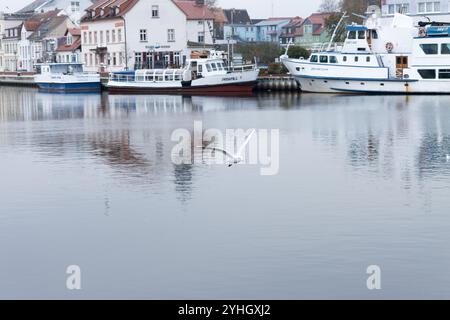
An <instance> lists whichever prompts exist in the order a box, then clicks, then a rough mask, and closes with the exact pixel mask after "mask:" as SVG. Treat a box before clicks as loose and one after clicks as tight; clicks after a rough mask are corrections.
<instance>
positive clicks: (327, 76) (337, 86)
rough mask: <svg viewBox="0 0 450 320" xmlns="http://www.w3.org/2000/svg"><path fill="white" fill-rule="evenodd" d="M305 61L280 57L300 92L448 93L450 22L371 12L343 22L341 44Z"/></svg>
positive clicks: (314, 54) (449, 92)
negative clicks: (358, 21) (361, 19)
mask: <svg viewBox="0 0 450 320" xmlns="http://www.w3.org/2000/svg"><path fill="white" fill-rule="evenodd" d="M331 47H332V45H331V42H330V45H329V48H328V49H327V50H324V51H322V52H318V53H313V54H311V56H310V58H309V59H307V60H302V59H290V58H289V57H288V56H287V55H284V56H282V57H281V60H282V62H283V63H284V65H285V66H286V67H287V68H288V70H289V72H290V73H291V74H292V75H293V76H294V77H295V79H296V80H297V82H298V83H299V84H300V86H301V89H302V91H304V92H317V93H393V94H431V93H433V94H450V24H446V23H436V22H426V23H419V26H418V27H415V26H414V24H413V20H412V19H411V18H410V17H408V16H405V15H402V14H396V15H395V17H394V19H393V20H392V22H391V23H390V24H389V25H383V22H382V20H381V19H379V17H377V16H376V15H375V14H374V15H372V16H371V17H369V18H368V19H367V21H366V23H365V24H364V25H349V26H347V37H346V40H345V42H344V44H343V45H342V46H340V47H339V46H335V49H334V50H331V49H330V48H331Z"/></svg>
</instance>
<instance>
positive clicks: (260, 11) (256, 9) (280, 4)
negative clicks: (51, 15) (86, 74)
mask: <svg viewBox="0 0 450 320" xmlns="http://www.w3.org/2000/svg"><path fill="white" fill-rule="evenodd" d="M31 2H32V1H31V0H0V11H5V12H14V11H16V10H18V9H20V8H22V7H24V6H25V5H27V4H28V3H31ZM320 2H321V0H219V4H220V5H221V6H222V7H223V8H236V9H247V10H248V11H249V13H250V16H251V17H252V18H267V17H270V16H272V10H273V14H274V15H275V16H288V17H291V16H301V17H305V16H308V15H309V14H311V13H312V12H315V11H316V10H317V8H318V7H319V4H320ZM272 4H273V5H272ZM7 7H9V9H10V10H8V9H7Z"/></svg>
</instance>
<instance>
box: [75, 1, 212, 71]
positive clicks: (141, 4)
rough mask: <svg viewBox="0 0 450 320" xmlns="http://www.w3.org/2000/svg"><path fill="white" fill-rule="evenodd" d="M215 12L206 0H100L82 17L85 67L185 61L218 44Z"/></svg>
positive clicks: (133, 66) (114, 67) (109, 68)
mask: <svg viewBox="0 0 450 320" xmlns="http://www.w3.org/2000/svg"><path fill="white" fill-rule="evenodd" d="M214 17H215V15H214V13H213V12H212V11H211V10H210V9H209V8H208V7H207V6H206V5H204V1H202V0H100V1H99V2H97V3H96V4H95V5H93V6H91V7H89V8H88V9H87V10H86V14H85V16H84V17H83V18H82V19H81V42H82V55H83V58H84V61H85V70H87V71H102V72H111V71H119V70H125V69H140V68H164V67H168V66H180V65H182V64H183V63H184V61H185V60H186V59H187V58H188V57H189V55H190V52H191V50H194V49H199V48H203V47H207V46H211V45H212V44H213V34H214Z"/></svg>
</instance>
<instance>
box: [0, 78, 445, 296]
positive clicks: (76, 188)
mask: <svg viewBox="0 0 450 320" xmlns="http://www.w3.org/2000/svg"><path fill="white" fill-rule="evenodd" d="M196 120H201V121H203V126H204V127H206V128H219V129H226V128H232V129H234V128H251V127H256V128H267V129H271V128H274V129H280V153H281V154H280V172H279V174H278V175H275V176H268V177H267V176H266V177H264V176H261V175H260V174H259V167H258V166H247V165H242V166H237V167H234V168H231V169H229V168H226V167H225V166H207V165H203V164H198V165H197V164H196V165H184V166H176V165H173V164H172V162H171V160H170V159H171V158H170V155H171V149H172V147H173V146H174V142H172V141H171V140H170V136H171V133H172V131H173V130H175V129H177V128H186V129H188V130H192V128H193V123H194V121H196ZM447 154H450V96H437V97H425V96H424V97H422V96H412V97H404V96H332V95H311V94H305V95H261V96H256V97H252V98H214V97H184V98H183V97H179V96H108V95H102V96H100V95H52V94H44V93H38V92H37V91H35V90H34V89H23V88H7V87H1V89H0V200H1V201H0V257H1V259H0V298H63V299H78V298H149V299H164V298H172V299H197V298H208V299H212V298H224V299H227V298H258V299H265V298H269V299H271V298H272V299H278V298H287V299H290V298H295V299H298V298H363V299H376V298H450V250H449V246H450V199H449V195H450V192H449V191H450V162H449V161H447V157H446V155H447ZM73 264H75V265H79V266H80V267H81V269H82V290H80V291H76V292H74V291H69V290H67V289H66V277H67V275H66V268H67V266H69V265H73ZM369 265H379V266H380V267H381V269H382V290H380V291H369V290H367V287H366V279H367V276H368V275H367V274H366V268H367V267H368V266H369Z"/></svg>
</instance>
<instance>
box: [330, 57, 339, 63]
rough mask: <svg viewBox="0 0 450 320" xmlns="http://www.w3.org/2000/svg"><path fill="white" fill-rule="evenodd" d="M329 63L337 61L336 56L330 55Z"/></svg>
mask: <svg viewBox="0 0 450 320" xmlns="http://www.w3.org/2000/svg"><path fill="white" fill-rule="evenodd" d="M330 63H338V61H337V58H336V57H335V56H331V57H330Z"/></svg>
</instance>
